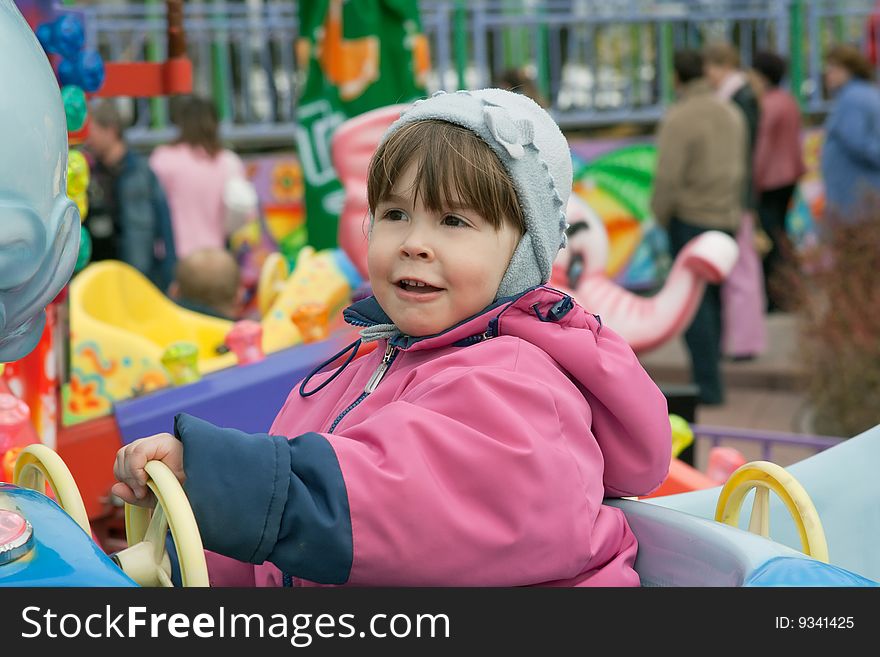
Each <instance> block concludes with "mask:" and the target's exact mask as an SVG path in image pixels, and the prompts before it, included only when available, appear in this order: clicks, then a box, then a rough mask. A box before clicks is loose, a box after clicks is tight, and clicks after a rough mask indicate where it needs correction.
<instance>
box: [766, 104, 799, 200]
mask: <svg viewBox="0 0 880 657" xmlns="http://www.w3.org/2000/svg"><path fill="white" fill-rule="evenodd" d="M754 158H755V159H754V163H755V167H754V179H755V189H756V190H758V191H759V192H763V191H766V190H771V189H778V188H780V187H786V186H788V185H794V184H796V183H797V181H798V180H799V179H800V177H801V176H802V175H804V172H805V171H806V166H805V165H804V158H803V150H802V148H801V111H800V108H799V107H798V105H797V101H796V100H795V99H794V97H793V96H792V95H791V94H790V93H788V92H787V91H784V90H783V89H779V88H774V89H770V90H769V91H767V93H765V94H764V96H763V97H762V98H761V119H760V122H759V124H758V139H757V141H756V142H755V155H754Z"/></svg>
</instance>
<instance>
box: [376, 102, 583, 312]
mask: <svg viewBox="0 0 880 657" xmlns="http://www.w3.org/2000/svg"><path fill="white" fill-rule="evenodd" d="M428 119H438V120H441V121H448V122H449V123H454V124H456V125H459V126H462V127H463V128H467V129H468V130H470V131H472V132H474V133H475V134H476V135H477V136H478V137H479V138H480V139H482V140H483V141H484V142H486V143H487V144H488V145H489V147H490V148H491V149H492V150H493V151H494V152H495V154H496V155H498V158H499V159H500V160H501V163H502V164H503V165H504V168H505V170H506V171H507V173H508V174H509V175H510V178H511V180H512V181H513V185H514V188H515V189H516V194H517V197H518V198H519V202H520V206H521V207H522V210H523V216H524V217H525V223H526V232H525V234H524V235H523V236H522V238H521V239H520V242H519V245H518V246H517V247H516V250H515V251H514V253H513V257H512V258H511V260H510V265H509V266H508V267H507V271H506V272H505V274H504V277H503V278H502V279H501V285H500V287H499V288H498V298H501V297H506V296H513V295H516V294H520V293H521V292H523V291H525V290H527V289H529V288H530V287H534V286H535V285H541V284H543V283H546V282H547V281H548V280H550V270H551V268H552V266H553V260H554V259H555V258H556V253H557V252H558V251H559V249H561V248H562V247H563V246H565V227H566V221H565V207H566V204H567V202H568V195H569V193H570V192H571V177H572V171H571V152H570V151H569V148H568V142H567V141H566V139H565V137H564V136H563V134H562V132H561V131H560V130H559V126H558V125H556V122H555V121H554V120H553V119H552V118H551V117H550V115H549V114H548V113H547V112H546V111H545V110H544V109H543V108H541V107H540V106H539V105H538V104H537V103H536V102H535V101H533V100H532V99H531V98H529V97H528V96H524V95H522V94H518V93H514V92H512V91H505V90H503V89H481V90H478V91H456V92H455V93H446V92H444V91H438V92H437V93H435V94H434V95H433V96H431V98H427V99H424V100H418V101H416V102H415V103H414V104H413V105H412V107H411V108H409V109H407V110H406V111H404V112H403V114H401V115H400V118H399V119H398V120H397V121H395V122H394V123H393V124H391V126H390V127H389V128H388V130H387V131H386V132H385V135H384V136H383V137H382V141H383V142H384V141H385V140H387V139H388V137H389V136H390V135H392V134H393V133H394V132H395V131H397V130H398V129H400V128H401V127H402V126H405V125H408V124H410V123H415V122H416V121H425V120H428Z"/></svg>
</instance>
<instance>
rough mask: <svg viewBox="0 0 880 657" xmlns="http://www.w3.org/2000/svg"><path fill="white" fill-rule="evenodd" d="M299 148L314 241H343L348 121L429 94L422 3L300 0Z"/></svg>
mask: <svg viewBox="0 0 880 657" xmlns="http://www.w3.org/2000/svg"><path fill="white" fill-rule="evenodd" d="M298 9H299V39H298V40H297V44H296V52H297V62H298V64H299V65H300V67H301V68H300V74H301V79H302V83H301V86H300V94H299V99H298V101H297V108H296V115H297V123H298V125H297V152H298V153H299V156H300V161H301V162H302V166H303V173H304V178H305V182H306V193H305V202H306V207H307V209H308V210H307V212H306V222H307V231H308V243H309V244H310V245H312V246H313V247H315V248H316V249H325V248H330V247H335V246H337V244H338V242H337V241H336V238H337V234H338V218H339V212H340V210H341V209H342V201H343V192H342V189H341V185H340V184H339V180H338V179H337V177H336V172H335V171H334V167H333V165H332V164H331V161H330V148H331V146H330V140H331V136H332V133H333V130H334V129H335V128H336V127H338V126H339V125H340V124H341V123H342V122H343V121H345V120H346V119H348V118H350V117H353V116H357V115H359V114H363V113H364V112H367V111H369V110H372V109H374V108H377V107H383V106H385V105H388V104H390V103H395V102H406V101H413V100H416V99H417V98H420V97H422V96H424V95H425V83H426V77H427V73H428V71H429V68H430V61H429V54H428V40H427V37H426V36H425V34H424V32H423V31H422V28H421V16H420V12H419V6H418V3H415V2H344V1H343V0H326V1H324V2H300V3H299V5H298Z"/></svg>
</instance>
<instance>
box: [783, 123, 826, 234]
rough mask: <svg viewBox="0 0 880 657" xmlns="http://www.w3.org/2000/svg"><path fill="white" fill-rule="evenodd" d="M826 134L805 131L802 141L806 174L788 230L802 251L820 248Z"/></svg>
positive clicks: (797, 190) (797, 192)
mask: <svg viewBox="0 0 880 657" xmlns="http://www.w3.org/2000/svg"><path fill="white" fill-rule="evenodd" d="M824 134H825V133H824V132H823V131H822V130H821V129H819V128H817V129H812V130H807V131H805V132H804V134H803V137H802V145H803V154H804V165H805V166H806V172H805V173H804V175H803V176H801V178H800V180H799V181H798V184H797V186H796V187H795V192H794V198H792V201H791V206H790V208H789V211H788V215H787V216H786V218H785V224H786V226H785V227H786V230H787V231H788V234H789V237H790V238H791V240H792V243H793V244H794V246H795V248H796V249H797V250H799V251H806V250H809V249H812V248H814V247H815V246H817V245H818V231H819V228H820V226H821V223H822V216H823V215H824V213H825V186H824V184H823V183H822V173H821V163H820V157H821V153H822V143H823V141H824Z"/></svg>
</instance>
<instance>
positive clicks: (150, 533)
mask: <svg viewBox="0 0 880 657" xmlns="http://www.w3.org/2000/svg"><path fill="white" fill-rule="evenodd" d="M145 469H146V471H147V475H148V479H147V486H148V487H149V488H150V490H151V491H153V493H154V495H155V496H156V506H155V508H154V509H149V508H146V507H139V506H132V505H130V504H126V505H125V531H126V538H127V539H128V545H129V547H128V548H127V549H126V550H123V551H122V552H121V553H119V555H117V556H118V557H120V558H119V559H118V560H119V562H120V564H121V565H122V567H123V570H125V571H126V573H129V570H131V571H132V573H141V572H143V573H145V574H144V576H143V577H142V579H138V578H137V577H135V575H134V574H132V573H129V574H130V575H131V576H132V577H133V578H134V579H135V581H138V582H139V583H143V584H144V585H146V586H172V582H171V576H170V573H171V561H170V558H169V555H168V551H167V547H166V542H165V539H166V536H167V534H168V531H169V530H171V538H172V540H173V542H174V547H175V549H176V550H177V558H178V563H179V565H180V576H181V580H182V583H183V585H184V586H208V585H209V582H208V568H207V565H206V564H205V552H204V548H203V547H202V539H201V536H200V535H199V530H198V526H197V525H196V520H195V516H193V512H192V509H191V508H190V506H189V502H188V501H187V499H186V495H185V494H184V492H183V488H181V486H180V483H179V482H178V481H177V477H175V476H174V473H172V472H171V470H169V469H168V467H167V466H166V465H165V464H164V463H162V462H161V461H150V462H149V463H147V465H146V468H145ZM141 561H144V562H149V566H148V565H146V564H144V565H141V563H140V562H141Z"/></svg>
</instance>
